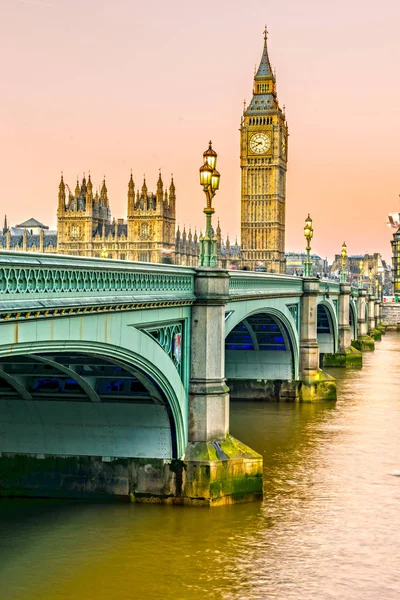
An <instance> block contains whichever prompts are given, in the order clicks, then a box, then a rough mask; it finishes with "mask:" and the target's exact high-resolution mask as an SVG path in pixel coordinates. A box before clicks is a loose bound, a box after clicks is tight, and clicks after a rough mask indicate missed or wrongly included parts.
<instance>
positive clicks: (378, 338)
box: [369, 327, 382, 342]
mask: <svg viewBox="0 0 400 600" xmlns="http://www.w3.org/2000/svg"><path fill="white" fill-rule="evenodd" d="M369 335H370V336H371V337H372V339H373V340H375V341H376V342H380V341H381V339H382V333H381V332H380V331H379V329H376V327H375V329H371V331H370V332H369Z"/></svg>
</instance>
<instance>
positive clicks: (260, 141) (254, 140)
mask: <svg viewBox="0 0 400 600" xmlns="http://www.w3.org/2000/svg"><path fill="white" fill-rule="evenodd" d="M270 146H271V141H270V139H269V137H268V135H267V134H266V133H255V134H254V135H253V136H252V137H251V138H250V150H251V151H252V152H253V153H254V154H265V153H266V152H268V150H269V147H270Z"/></svg>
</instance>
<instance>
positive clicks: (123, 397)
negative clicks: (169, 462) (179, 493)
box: [0, 347, 180, 458]
mask: <svg viewBox="0 0 400 600" xmlns="http://www.w3.org/2000/svg"><path fill="white" fill-rule="evenodd" d="M179 433H180V432H177V427H176V420H175V418H174V414H173V410H172V408H171V405H170V403H169V402H168V399H167V397H166V394H165V391H164V390H163V389H162V386H161V385H160V382H159V381H157V380H156V378H155V377H153V376H152V375H151V374H150V373H149V372H146V371H145V370H143V369H142V368H140V367H138V366H137V365H135V364H134V362H133V361H126V360H124V359H123V358H120V359H118V358H115V357H113V356H111V355H110V352H107V348H99V347H97V348H95V347H93V348H92V351H91V352H90V351H87V350H86V351H82V350H81V351H80V350H79V349H78V348H76V349H75V350H72V349H71V350H69V351H68V350H66V349H65V348H64V349H62V350H60V349H54V350H53V351H48V352H35V351H33V352H32V350H31V351H30V352H29V353H26V352H25V353H24V352H23V350H22V349H21V351H20V352H18V351H17V352H13V354H12V355H9V356H2V357H1V358H0V440H1V447H0V452H4V453H15V454H36V455H46V454H50V455H61V456H63V455H64V456H65V455H67V456H101V457H107V458H121V457H124V458H131V457H132V458H141V457H149V458H174V457H177V456H178V455H179V452H180V449H179V447H178V446H179V440H178V439H177V438H178V437H179ZM177 434H178V435H177Z"/></svg>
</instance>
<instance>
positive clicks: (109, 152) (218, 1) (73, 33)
mask: <svg viewBox="0 0 400 600" xmlns="http://www.w3.org/2000/svg"><path fill="white" fill-rule="evenodd" d="M265 23H266V24H267V27H268V30H269V55H270V59H271V63H272V65H273V67H275V68H276V70H277V81H278V95H279V101H280V104H281V105H282V104H285V105H286V115H287V119H288V123H289V133H290V138H289V166H288V185H287V221H286V249H287V250H300V249H302V248H303V246H304V238H303V225H304V219H305V217H306V216H307V213H308V212H310V213H311V216H312V217H313V220H314V232H315V233H314V240H313V251H315V252H317V253H319V254H321V255H322V256H328V257H332V255H333V254H334V253H335V252H339V251H340V248H341V244H342V242H343V240H346V242H347V246H348V251H349V253H350V254H355V253H358V252H365V251H370V252H373V251H380V252H382V254H383V255H384V256H385V257H386V258H389V257H390V254H391V250H390V245H389V240H390V238H391V231H390V230H389V229H388V228H387V226H386V220H387V213H388V212H393V211H397V210H400V205H399V199H398V194H399V192H400V177H399V175H400V161H399V159H400V76H399V75H400V73H399V71H400V67H399V65H400V34H399V23H400V2H399V0H380V2H376V1H372V0H335V2H327V1H325V2H323V1H322V2H321V1H320V0H302V1H301V2H299V1H298V0H289V1H285V0H282V1H281V2H275V1H274V2H273V1H272V0H252V2H247V3H246V2H243V1H242V0H241V1H238V0H215V1H214V2H209V3H207V2H198V1H194V0H169V1H168V2H167V1H165V0H147V1H146V2H143V1H142V0H109V1H105V0H103V1H102V0H0V57H1V59H0V64H1V71H0V72H1V77H2V85H1V94H0V115H1V116H0V123H1V137H0V181H1V190H0V194H1V195H0V197H1V200H0V213H3V214H4V213H5V212H6V213H7V214H8V216H9V221H10V223H11V224H16V223H17V222H20V221H21V220H25V219H27V218H29V217H31V216H34V217H35V218H37V219H39V220H41V221H43V222H45V223H46V224H48V225H50V226H52V227H54V226H55V224H56V209H57V194H58V183H59V179H60V172H61V170H63V171H64V179H65V180H66V181H67V183H69V185H70V187H71V188H74V187H75V182H76V176H77V174H79V175H80V176H81V175H82V173H83V172H84V171H86V173H87V172H88V171H89V170H90V172H91V174H92V181H93V183H94V185H95V187H96V185H97V184H99V183H100V182H101V179H102V177H103V175H104V174H105V175H106V180H107V186H108V190H109V196H110V199H111V209H112V214H113V216H115V217H122V216H125V215H126V193H127V184H128V180H129V175H130V169H131V168H132V169H133V174H134V180H135V183H136V185H137V184H139V185H140V186H141V184H142V180H143V174H144V173H145V174H146V179H147V183H148V187H149V189H152V190H155V186H156V181H157V177H158V170H159V168H161V170H162V175H163V178H164V181H169V179H170V174H171V172H173V173H174V179H175V183H176V188H177V197H178V202H177V205H178V208H177V211H178V221H179V223H180V224H181V226H183V224H186V226H189V225H192V227H193V226H197V228H200V227H202V226H203V222H204V216H203V213H202V209H203V205H204V194H203V192H202V189H201V188H200V185H199V183H198V168H199V166H200V165H201V163H202V153H203V151H204V150H205V149H206V147H207V142H208V140H209V139H212V141H213V145H214V148H215V149H216V151H217V152H218V165H217V167H218V170H219V171H220V172H221V187H220V191H219V192H218V194H217V196H216V197H215V208H216V216H219V217H220V221H221V227H222V230H223V233H227V232H229V234H230V237H231V239H234V238H235V236H236V234H239V233H240V167H239V131H238V129H239V125H240V117H241V114H242V110H243V100H244V99H246V100H247V101H249V100H250V98H251V90H252V82H253V70H254V65H255V64H257V65H258V63H259V61H260V58H261V53H262V47H263V36H262V32H263V29H264V24H265ZM1 219H2V217H1Z"/></svg>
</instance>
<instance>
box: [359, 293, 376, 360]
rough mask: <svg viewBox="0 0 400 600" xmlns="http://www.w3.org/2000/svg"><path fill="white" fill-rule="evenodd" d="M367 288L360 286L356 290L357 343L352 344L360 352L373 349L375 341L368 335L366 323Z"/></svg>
mask: <svg viewBox="0 0 400 600" xmlns="http://www.w3.org/2000/svg"><path fill="white" fill-rule="evenodd" d="M366 305H367V290H365V289H363V288H361V289H359V290H358V299H357V306H358V338H357V343H355V344H354V346H355V347H356V348H358V349H359V350H361V351H362V352H370V351H371V350H374V349H375V342H374V340H373V338H372V337H371V336H370V335H368V323H367V318H366V316H367V314H366V309H367V306H366Z"/></svg>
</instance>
